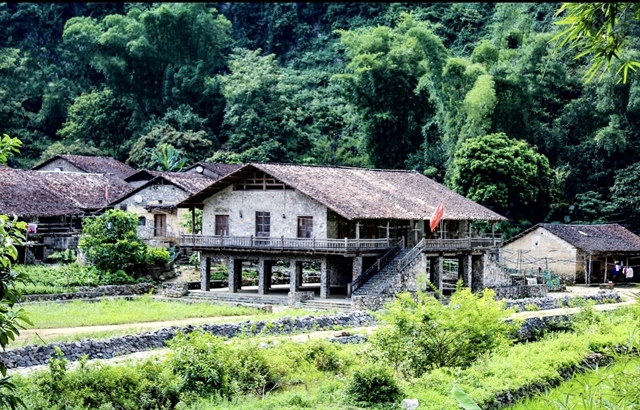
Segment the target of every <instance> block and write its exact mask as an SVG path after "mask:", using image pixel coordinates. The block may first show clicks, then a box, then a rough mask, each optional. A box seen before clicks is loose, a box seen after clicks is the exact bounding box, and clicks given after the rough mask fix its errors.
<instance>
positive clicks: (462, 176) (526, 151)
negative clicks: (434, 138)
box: [452, 133, 551, 220]
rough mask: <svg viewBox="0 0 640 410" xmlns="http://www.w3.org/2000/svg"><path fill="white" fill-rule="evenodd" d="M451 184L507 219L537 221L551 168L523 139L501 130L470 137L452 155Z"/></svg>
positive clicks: (542, 210) (543, 207)
mask: <svg viewBox="0 0 640 410" xmlns="http://www.w3.org/2000/svg"><path fill="white" fill-rule="evenodd" d="M455 165H456V170H455V173H454V175H453V178H452V187H453V189H455V190H456V191H457V192H459V193H460V194H462V195H464V196H466V197H467V198H469V199H471V200H473V201H476V202H478V203H480V204H482V205H484V206H486V207H488V208H490V209H493V210H494V211H496V212H498V213H500V214H502V215H504V216H506V217H508V218H510V219H529V220H532V219H533V220H539V219H540V218H542V217H543V216H544V214H545V213H546V211H547V206H548V192H547V189H548V187H549V182H550V176H551V169H550V167H549V161H548V160H547V158H546V157H545V156H544V155H542V154H539V153H537V152H536V149H535V148H533V147H531V146H529V145H528V144H527V143H526V142H525V141H522V140H516V139H512V138H509V137H508V136H507V135H506V134H504V133H497V134H489V135H484V136H479V137H475V138H470V139H468V140H466V141H465V142H463V143H462V146H461V147H460V149H459V150H458V151H457V152H456V157H455Z"/></svg>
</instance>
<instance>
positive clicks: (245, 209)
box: [202, 185, 327, 238]
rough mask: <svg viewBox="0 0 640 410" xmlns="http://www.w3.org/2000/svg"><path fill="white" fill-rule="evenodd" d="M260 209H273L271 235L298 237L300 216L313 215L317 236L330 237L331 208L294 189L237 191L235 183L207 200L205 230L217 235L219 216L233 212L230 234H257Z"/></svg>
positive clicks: (203, 220) (266, 210)
mask: <svg viewBox="0 0 640 410" xmlns="http://www.w3.org/2000/svg"><path fill="white" fill-rule="evenodd" d="M256 212H270V216H271V221H270V222H271V226H270V227H271V232H270V236H271V237H276V238H279V237H281V236H284V237H285V238H297V237H298V217H299V216H311V217H313V236H315V237H316V238H326V237H327V207H326V206H324V205H322V204H321V203H319V202H318V201H316V200H314V199H311V198H310V197H308V196H307V195H304V194H302V193H300V192H298V191H296V190H293V189H282V190H267V191H257V190H256V191H234V190H233V185H230V186H228V187H226V188H225V189H223V190H222V191H220V192H218V193H217V194H215V195H213V196H211V197H209V198H208V199H206V200H205V205H204V210H203V216H202V233H203V234H204V235H214V234H215V216H216V215H229V235H230V236H251V235H255V234H256ZM283 215H284V216H283Z"/></svg>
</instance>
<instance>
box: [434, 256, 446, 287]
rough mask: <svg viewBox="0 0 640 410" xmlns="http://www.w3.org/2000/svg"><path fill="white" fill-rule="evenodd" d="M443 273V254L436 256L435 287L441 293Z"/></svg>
mask: <svg viewBox="0 0 640 410" xmlns="http://www.w3.org/2000/svg"><path fill="white" fill-rule="evenodd" d="M443 274H444V256H442V255H440V256H438V268H437V269H436V283H435V285H436V287H437V288H438V291H439V292H440V295H442V275H443Z"/></svg>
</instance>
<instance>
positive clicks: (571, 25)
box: [551, 2, 640, 83]
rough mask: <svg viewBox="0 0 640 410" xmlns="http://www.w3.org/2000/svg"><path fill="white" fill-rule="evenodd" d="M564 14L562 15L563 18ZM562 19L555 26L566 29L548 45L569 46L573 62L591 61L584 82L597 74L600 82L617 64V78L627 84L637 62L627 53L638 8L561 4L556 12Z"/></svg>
mask: <svg viewBox="0 0 640 410" xmlns="http://www.w3.org/2000/svg"><path fill="white" fill-rule="evenodd" d="M563 13H564V15H563ZM556 15H557V16H560V15H563V17H562V19H560V20H558V21H557V22H556V24H558V25H561V26H568V27H567V28H566V29H564V30H563V31H561V32H560V33H559V34H558V35H556V36H555V37H554V38H553V39H552V40H551V41H552V42H556V46H557V47H563V46H565V45H568V46H569V47H570V48H571V49H576V50H577V51H578V55H577V56H576V57H575V58H576V59H580V58H582V57H589V58H590V67H589V69H588V70H587V71H586V73H585V75H584V76H585V78H586V80H587V82H590V81H591V80H592V79H593V77H594V76H595V75H596V74H597V73H598V72H599V71H600V72H601V78H602V75H604V73H605V72H607V71H609V70H610V69H611V68H612V62H613V61H615V60H618V61H619V62H620V66H619V68H618V70H617V71H616V76H620V74H622V78H621V79H620V81H622V82H624V83H626V82H627V76H628V74H629V70H632V71H635V70H636V69H637V68H638V67H640V62H639V61H637V60H636V59H634V58H632V57H631V56H630V54H629V53H628V51H629V50H630V49H631V48H632V47H633V43H632V42H631V40H630V37H631V36H632V35H633V33H634V29H637V24H638V22H639V21H640V7H638V5H637V4H636V3H631V2H630V3H563V4H562V6H560V8H559V9H558V10H557V12H556Z"/></svg>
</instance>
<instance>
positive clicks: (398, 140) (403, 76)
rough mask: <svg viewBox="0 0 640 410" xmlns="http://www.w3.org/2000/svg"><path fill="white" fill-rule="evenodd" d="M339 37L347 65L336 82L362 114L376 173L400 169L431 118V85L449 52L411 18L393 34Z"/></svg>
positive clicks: (374, 31)
mask: <svg viewBox="0 0 640 410" xmlns="http://www.w3.org/2000/svg"><path fill="white" fill-rule="evenodd" d="M340 34H341V42H342V44H343V45H344V47H345V52H346V55H347V57H348V59H349V63H348V64H347V67H346V72H345V73H344V74H339V75H336V76H335V79H336V80H338V81H340V82H341V84H342V85H343V87H344V90H345V96H346V98H347V99H348V100H349V101H350V102H351V103H353V104H354V105H355V106H356V107H357V108H358V110H359V111H360V114H361V118H362V123H363V126H364V129H365V133H366V146H367V149H368V152H369V156H370V158H371V160H372V162H373V163H374V165H375V166H377V167H381V168H403V167H404V166H405V161H406V160H407V159H408V156H409V154H410V153H412V152H414V151H416V150H418V149H419V148H420V146H421V144H422V142H423V140H424V138H423V135H422V127H423V126H424V125H425V124H426V123H427V122H429V120H430V119H432V118H433V117H435V114H436V102H434V101H433V99H436V98H437V97H438V96H437V95H436V94H437V92H438V91H437V89H438V86H436V85H434V84H439V79H440V77H441V75H442V69H443V66H444V64H445V61H446V57H447V50H446V49H445V47H444V45H443V44H442V41H441V40H440V39H439V38H438V37H437V36H436V35H434V34H433V32H432V31H431V30H429V29H428V27H427V26H426V24H423V23H420V22H417V21H416V20H415V19H413V18H412V17H411V16H409V15H404V16H403V18H402V20H401V21H400V23H399V24H398V26H397V27H396V28H395V29H394V28H389V27H385V26H378V27H375V28H364V29H358V30H353V31H341V32H340ZM421 80H422V81H423V83H422V84H420V81H421ZM419 85H421V87H419Z"/></svg>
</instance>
